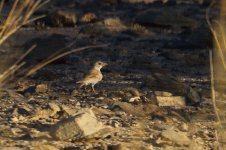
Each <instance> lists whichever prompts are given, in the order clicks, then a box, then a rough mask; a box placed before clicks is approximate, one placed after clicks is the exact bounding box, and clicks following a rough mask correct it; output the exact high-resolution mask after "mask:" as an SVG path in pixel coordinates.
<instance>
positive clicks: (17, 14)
mask: <svg viewBox="0 0 226 150" xmlns="http://www.w3.org/2000/svg"><path fill="white" fill-rule="evenodd" d="M46 3H48V0H23V1H20V0H15V1H14V3H13V6H12V8H11V10H10V12H9V14H8V16H7V18H6V20H5V21H4V23H2V25H1V31H0V45H1V44H2V43H3V42H4V41H5V40H6V39H7V38H8V37H9V36H11V35H12V34H13V33H15V32H16V31H17V30H18V29H20V28H21V27H22V26H23V25H25V24H28V23H30V22H32V21H35V20H37V19H39V18H42V17H44V16H38V17H35V18H31V16H32V14H33V13H34V12H35V11H36V10H37V9H39V8H40V7H41V6H43V5H44V4H46ZM3 4H4V0H2V1H1V4H0V8H2V7H3Z"/></svg>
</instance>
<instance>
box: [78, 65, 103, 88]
mask: <svg viewBox="0 0 226 150" xmlns="http://www.w3.org/2000/svg"><path fill="white" fill-rule="evenodd" d="M106 65H107V63H104V62H102V61H97V62H96V63H95V65H94V67H93V68H92V69H91V70H90V71H89V72H88V73H87V74H86V76H85V77H84V78H83V79H82V80H80V81H78V82H77V83H80V88H81V87H83V86H88V85H91V87H92V90H93V92H96V91H95V89H94V86H95V84H97V83H98V82H100V81H101V80H102V79H103V75H102V73H101V68H103V67H104V66H106Z"/></svg>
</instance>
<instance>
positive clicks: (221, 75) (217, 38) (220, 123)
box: [206, 0, 226, 149]
mask: <svg viewBox="0 0 226 150" xmlns="http://www.w3.org/2000/svg"><path fill="white" fill-rule="evenodd" d="M214 4H215V2H213V3H212V4H211V5H210V7H209V8H208V9H207V13H206V20H207V23H208V25H209V27H210V30H211V32H212V34H213V39H214V44H215V48H214V50H213V51H210V70H211V91H212V101H213V107H214V111H215V114H216V117H217V126H216V132H215V136H216V140H217V142H218V148H219V149H221V148H222V147H224V146H225V142H226V137H225V135H224V134H225V131H224V130H225V127H224V123H225V119H224V118H225V111H224V110H225V108H224V106H223V105H224V104H223V105H222V102H221V103H220V104H218V103H219V102H220V101H221V99H222V98H223V95H224V91H225V89H226V87H224V86H225V84H224V83H225V82H226V80H225V72H226V60H225V56H226V37H225V36H226V32H225V27H226V22H225V19H226V17H225V11H226V1H225V0H221V1H219V4H220V5H219V6H220V9H221V10H220V17H219V19H218V20H214V21H212V22H211V21H210V19H209V12H210V9H211V8H212V7H213V5H214ZM213 23H214V25H213ZM213 54H214V60H213ZM218 59H219V60H218ZM219 84H220V85H219ZM222 85H224V86H222ZM219 87H220V88H219ZM216 89H217V92H218V93H219V94H218V95H219V96H217V97H216ZM217 102H218V103H217Z"/></svg>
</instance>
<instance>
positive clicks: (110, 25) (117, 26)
mask: <svg viewBox="0 0 226 150" xmlns="http://www.w3.org/2000/svg"><path fill="white" fill-rule="evenodd" d="M104 25H105V26H106V28H107V29H108V30H110V31H112V32H121V31H125V30H126V29H127V27H126V26H125V25H124V24H123V23H122V21H121V20H120V19H119V18H106V19H105V20H104Z"/></svg>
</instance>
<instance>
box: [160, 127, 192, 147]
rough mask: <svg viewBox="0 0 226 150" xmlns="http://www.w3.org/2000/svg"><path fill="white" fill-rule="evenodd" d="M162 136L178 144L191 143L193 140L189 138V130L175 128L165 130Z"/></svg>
mask: <svg viewBox="0 0 226 150" xmlns="http://www.w3.org/2000/svg"><path fill="white" fill-rule="evenodd" d="M161 136H162V137H163V138H165V139H167V140H170V141H172V142H173V143H175V144H177V145H189V144H190V142H191V140H190V139H189V138H188V135H187V132H181V131H177V130H175V129H173V128H169V129H167V130H164V131H163V132H162V134H161Z"/></svg>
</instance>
